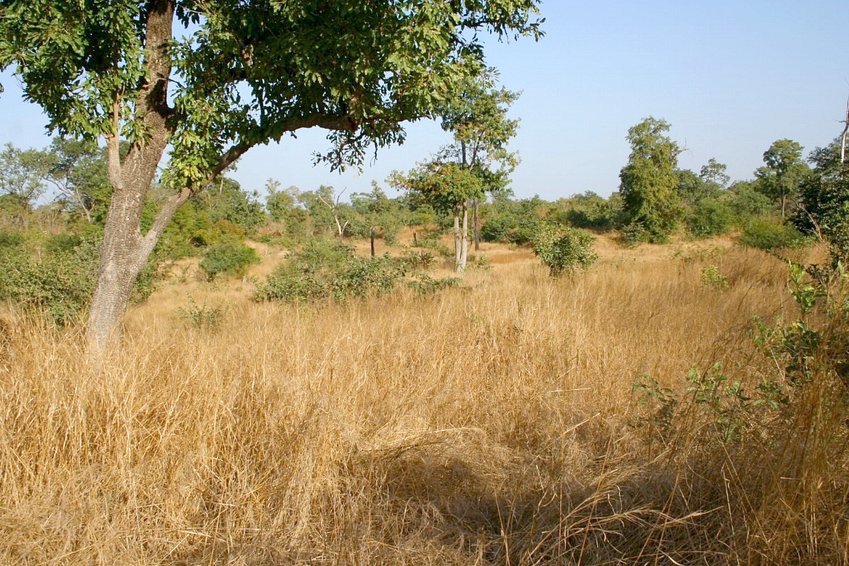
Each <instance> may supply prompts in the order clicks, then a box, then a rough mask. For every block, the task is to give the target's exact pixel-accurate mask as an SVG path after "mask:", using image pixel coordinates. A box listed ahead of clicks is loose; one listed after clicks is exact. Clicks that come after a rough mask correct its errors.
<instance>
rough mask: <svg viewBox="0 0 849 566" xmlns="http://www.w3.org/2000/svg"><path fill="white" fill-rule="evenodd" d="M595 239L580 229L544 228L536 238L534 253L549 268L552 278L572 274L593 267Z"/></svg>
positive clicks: (595, 257)
mask: <svg viewBox="0 0 849 566" xmlns="http://www.w3.org/2000/svg"><path fill="white" fill-rule="evenodd" d="M592 243H593V237H592V236H591V235H590V234H589V233H587V232H585V231H583V230H580V229H571V228H555V227H551V226H543V227H541V228H540V230H539V231H538V232H537V233H536V235H535V236H534V241H533V247H534V253H535V254H536V255H537V256H538V257H539V258H540V260H542V262H543V263H544V264H545V265H546V266H547V267H548V269H549V273H550V275H551V276H552V277H558V276H560V275H563V274H567V273H572V272H573V271H575V270H578V269H585V268H587V267H589V266H590V265H592V264H593V263H594V262H595V260H596V259H597V256H596V254H595V252H593V251H592Z"/></svg>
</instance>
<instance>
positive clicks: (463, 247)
mask: <svg viewBox="0 0 849 566" xmlns="http://www.w3.org/2000/svg"><path fill="white" fill-rule="evenodd" d="M468 259H469V209H468V208H466V205H465V203H464V204H463V237H462V238H461V241H460V270H459V272H460V273H463V272H464V271H465V270H466V263H467V261H468Z"/></svg>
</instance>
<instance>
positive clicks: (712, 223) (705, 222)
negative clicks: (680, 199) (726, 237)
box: [686, 198, 734, 238]
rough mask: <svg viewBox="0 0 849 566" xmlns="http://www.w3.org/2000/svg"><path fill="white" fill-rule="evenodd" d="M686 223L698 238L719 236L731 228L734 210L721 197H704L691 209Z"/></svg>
mask: <svg viewBox="0 0 849 566" xmlns="http://www.w3.org/2000/svg"><path fill="white" fill-rule="evenodd" d="M686 223H687V229H688V230H689V231H690V233H691V234H692V235H693V236H695V237H697V238H707V237H709V236H718V235H720V234H724V233H726V232H728V230H730V229H731V225H732V224H733V223H734V211H733V210H732V209H731V207H730V206H729V205H728V204H726V203H725V202H723V201H721V200H719V199H715V198H704V199H702V200H700V201H698V202H697V203H696V205H695V206H694V207H693V210H691V211H690V213H689V214H688V216H687V219H686Z"/></svg>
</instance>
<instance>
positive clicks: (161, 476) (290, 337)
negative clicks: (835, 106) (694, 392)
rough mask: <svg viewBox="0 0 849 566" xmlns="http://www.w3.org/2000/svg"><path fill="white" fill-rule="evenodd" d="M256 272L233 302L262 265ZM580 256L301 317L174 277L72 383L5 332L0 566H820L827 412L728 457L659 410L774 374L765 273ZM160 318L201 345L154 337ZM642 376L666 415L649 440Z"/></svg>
mask: <svg viewBox="0 0 849 566" xmlns="http://www.w3.org/2000/svg"><path fill="white" fill-rule="evenodd" d="M260 251H261V255H262V256H263V258H264V262H263V264H261V265H259V266H256V267H255V268H254V269H255V270H256V271H255V272H254V274H256V275H262V274H264V273H268V271H269V270H270V267H271V266H273V265H274V263H275V262H278V261H280V259H281V254H280V253H279V252H278V251H276V250H274V249H271V248H262V249H261V250H260ZM597 251H598V252H599V255H600V261H599V263H598V264H597V265H596V266H594V267H593V268H591V269H590V270H589V271H588V272H586V273H582V274H579V275H577V276H575V277H573V278H563V279H558V280H554V279H551V278H549V277H548V276H547V273H546V271H545V270H544V268H542V267H541V266H540V265H538V263H537V262H536V260H534V259H533V257H532V256H531V255H530V254H529V252H527V251H524V250H521V249H510V248H506V247H498V246H488V247H485V249H484V251H483V253H484V254H485V255H486V256H487V257H488V258H489V261H490V263H491V264H492V268H491V269H489V270H471V271H470V272H469V273H468V274H467V276H466V278H465V281H464V284H463V286H462V288H459V289H450V290H447V291H444V292H441V293H440V294H437V295H435V296H429V297H421V296H417V295H414V294H413V293H412V292H411V291H408V290H404V291H401V292H399V293H397V294H394V295H392V296H389V297H384V298H375V299H371V300H367V301H363V302H359V301H354V302H350V303H348V304H345V305H336V304H324V305H318V306H314V307H301V308H297V307H293V306H285V305H269V304H256V303H253V302H252V301H251V300H250V292H251V289H252V285H251V284H250V282H248V281H247V280H244V281H230V282H222V283H216V284H209V283H205V282H203V283H202V282H199V281H197V280H195V278H194V277H192V276H191V271H190V267H191V266H186V269H185V272H184V274H183V275H184V276H183V281H182V282H181V281H180V280H179V277H176V276H175V279H174V281H172V282H171V283H169V284H167V285H165V286H164V287H163V288H161V289H160V290H159V291H157V292H156V293H155V294H154V295H153V296H152V297H151V298H150V300H149V301H148V302H147V303H145V304H143V305H140V306H137V307H134V308H133V310H132V312H131V313H130V314H129V316H128V319H127V330H126V333H125V345H124V348H123V349H122V350H121V351H120V352H115V353H114V355H113V356H112V357H111V358H110V359H109V360H108V362H107V363H106V364H105V366H104V368H105V369H103V371H101V372H100V373H95V372H93V371H92V370H91V368H90V367H89V366H88V365H87V363H86V356H85V354H84V348H83V340H82V338H81V332H79V331H73V330H72V331H62V332H59V331H56V330H53V329H50V328H48V327H45V326H44V325H42V324H40V323H38V322H37V321H36V320H34V319H23V318H20V317H18V318H14V317H9V323H8V324H7V325H6V330H5V337H4V338H3V340H2V342H0V349H2V350H0V351H1V352H2V353H0V379H2V387H0V478H2V481H1V482H0V563H2V564H185V565H189V564H233V565H241V564H244V565H248V564H250V565H260V564H262V565H264V564H363V565H365V564H410V565H413V564H416V565H418V564H435V565H436V564H440V565H441V564H458V565H460V564H512V565H519V564H578V563H581V564H615V563H626V564H630V563H633V564H724V563H745V564H749V563H754V564H803V563H807V564H814V563H820V564H841V563H843V564H845V563H847V562H848V561H849V523H848V522H847V521H849V489H847V486H849V477H847V476H848V475H849V474H847V470H849V458H847V450H846V440H847V434H846V424H845V419H846V417H847V414H846V413H847V410H846V407H845V404H841V403H835V402H833V401H832V400H833V399H834V398H835V397H834V391H833V389H831V388H830V387H831V385H829V384H828V383H827V382H826V381H825V380H823V382H822V384H818V383H815V384H813V385H812V386H810V387H808V388H806V389H805V393H804V395H802V396H801V398H800V399H799V401H798V403H797V404H796V405H795V406H794V410H793V412H792V413H786V412H785V413H782V414H780V415H779V414H778V413H776V414H775V415H774V416H771V415H772V413H759V414H763V415H766V418H763V419H761V420H759V421H756V422H746V423H745V425H746V429H745V430H746V432H745V434H742V435H741V436H739V438H738V439H737V440H734V441H722V440H717V435H716V434H714V431H715V429H716V418H715V415H713V416H712V415H711V414H708V413H707V412H706V411H704V410H701V409H700V406H698V405H697V404H694V403H689V404H688V403H685V402H684V400H686V399H687V394H686V391H685V390H686V388H687V386H688V384H687V381H686V377H687V375H688V371H689V370H690V369H691V368H697V369H698V370H699V371H704V370H707V369H708V368H710V367H711V366H713V365H714V364H715V363H717V362H721V364H722V368H723V371H724V372H726V373H727V374H728V375H729V376H732V377H733V378H734V379H739V380H741V382H742V383H744V384H747V385H749V386H753V384H756V383H757V382H758V381H759V380H761V379H763V378H764V376H767V375H771V373H774V372H776V371H779V370H780V368H778V367H777V366H776V361H775V360H773V359H770V358H769V357H768V356H765V355H764V354H763V353H762V352H761V351H759V350H758V349H757V348H756V347H755V344H754V342H753V340H752V337H751V335H750V332H749V329H750V328H751V320H752V318H753V317H754V316H759V317H761V318H762V319H763V320H764V321H767V322H768V323H770V324H771V323H772V322H773V321H775V320H776V318H777V317H782V318H783V319H784V320H785V321H789V320H792V319H794V318H795V317H797V316H798V312H797V309H796V306H795V303H794V302H793V299H792V297H791V296H790V295H789V294H788V292H787V288H786V279H787V269H786V265H784V264H782V262H780V261H779V260H777V259H775V258H773V257H771V256H769V255H766V254H764V253H762V252H759V251H754V250H747V249H743V248H739V247H735V246H734V245H733V244H732V243H731V242H729V241H720V240H717V241H710V242H707V243H701V244H698V245H696V244H692V243H684V244H680V245H671V246H641V247H639V248H637V249H634V250H628V249H624V248H621V247H618V246H617V245H616V244H615V243H613V242H611V241H609V240H607V239H605V238H602V239H601V240H600V241H598V242H597ZM707 266H714V267H716V271H717V272H718V273H719V274H721V275H722V276H723V277H724V278H725V279H726V281H727V287H725V286H724V285H714V284H711V282H710V281H708V282H707V283H706V282H705V275H704V273H705V272H704V268H705V267H707ZM178 271H179V270H178ZM188 296H191V297H192V298H193V300H194V301H195V303H196V305H205V306H207V307H208V308H210V309H220V310H217V311H216V312H220V313H221V320H220V322H218V323H217V324H215V325H209V326H211V327H208V328H200V327H196V326H195V325H192V324H191V323H190V322H189V320H187V318H186V317H181V316H180V315H179V313H178V309H179V308H181V307H182V308H183V309H185V308H187V306H186V305H187V301H188ZM646 376H651V377H652V378H654V379H655V380H657V382H658V387H668V388H670V390H671V391H673V392H677V393H681V394H682V397H681V398H682V402H681V404H680V405H679V407H678V410H677V412H676V414H675V417H674V419H672V420H671V421H670V422H668V423H667V425H668V426H666V427H664V426H661V425H662V424H663V423H662V422H661V421H658V420H657V418H654V419H653V418H652V417H653V416H654V417H657V416H658V413H657V412H656V408H657V399H655V400H654V401H653V400H652V399H648V401H650V402H648V403H643V402H642V401H645V400H646V398H645V396H642V395H640V394H639V393H638V392H635V391H634V388H633V383H634V382H635V380H638V379H642V380H644V381H645V380H647V379H648V377H646ZM658 391H659V390H658ZM658 422H661V425H659V424H658Z"/></svg>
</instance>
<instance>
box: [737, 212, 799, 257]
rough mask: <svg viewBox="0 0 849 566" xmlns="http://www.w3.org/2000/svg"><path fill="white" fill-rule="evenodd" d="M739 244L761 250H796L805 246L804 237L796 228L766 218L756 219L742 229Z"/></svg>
mask: <svg viewBox="0 0 849 566" xmlns="http://www.w3.org/2000/svg"><path fill="white" fill-rule="evenodd" d="M740 242H742V243H743V244H745V245H747V246H751V247H753V248H758V249H761V250H772V249H776V248H798V247H800V246H803V245H804V244H805V237H804V235H803V234H802V233H801V232H799V231H798V230H797V229H796V228H794V227H792V226H788V225H786V224H780V223H777V222H775V221H772V220H770V219H767V218H756V219H754V220H752V221H751V222H749V223H748V224H747V225H746V227H745V228H744V229H743V234H742V236H741V237H740Z"/></svg>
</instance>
